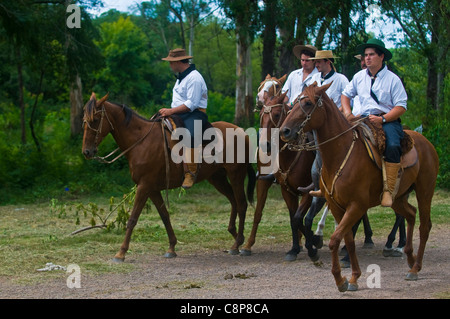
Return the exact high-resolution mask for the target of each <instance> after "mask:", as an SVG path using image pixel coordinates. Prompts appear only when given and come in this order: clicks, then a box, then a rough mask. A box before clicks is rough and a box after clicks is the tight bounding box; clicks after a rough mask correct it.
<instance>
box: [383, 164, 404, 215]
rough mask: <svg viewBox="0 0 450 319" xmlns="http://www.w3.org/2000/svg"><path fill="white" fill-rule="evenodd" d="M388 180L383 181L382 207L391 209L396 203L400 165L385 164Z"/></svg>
mask: <svg viewBox="0 0 450 319" xmlns="http://www.w3.org/2000/svg"><path fill="white" fill-rule="evenodd" d="M385 170H386V178H385V180H384V181H383V185H384V186H383V197H382V199H381V206H383V207H391V206H392V203H393V201H394V198H393V197H394V196H395V194H394V192H395V191H396V184H397V178H398V172H399V170H400V163H389V162H385Z"/></svg>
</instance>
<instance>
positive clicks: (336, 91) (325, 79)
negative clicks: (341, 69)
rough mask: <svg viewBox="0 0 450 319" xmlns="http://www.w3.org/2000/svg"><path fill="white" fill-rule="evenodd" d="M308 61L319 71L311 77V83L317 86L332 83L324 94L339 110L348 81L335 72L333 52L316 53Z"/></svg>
mask: <svg viewBox="0 0 450 319" xmlns="http://www.w3.org/2000/svg"><path fill="white" fill-rule="evenodd" d="M309 59H310V60H313V61H314V62H315V65H316V69H317V70H318V71H319V73H316V74H314V75H313V77H312V80H311V82H312V83H314V81H315V82H317V86H322V85H325V84H328V83H331V82H333V84H331V86H330V87H329V88H328V89H327V91H326V93H327V95H328V97H329V98H330V99H332V100H333V101H334V103H336V106H337V107H339V108H340V106H341V94H342V91H344V89H345V87H346V86H347V84H348V83H349V81H348V79H347V77H346V76H345V75H343V74H341V73H338V72H336V68H335V66H334V60H335V59H337V57H335V56H334V55H333V51H331V50H324V51H316V55H315V57H313V58H309Z"/></svg>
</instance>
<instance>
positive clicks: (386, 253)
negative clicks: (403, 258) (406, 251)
mask: <svg viewBox="0 0 450 319" xmlns="http://www.w3.org/2000/svg"><path fill="white" fill-rule="evenodd" d="M393 251H394V248H387V247H384V248H383V256H384V257H391V256H392V252H393Z"/></svg>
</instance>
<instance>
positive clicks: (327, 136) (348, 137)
mask: <svg viewBox="0 0 450 319" xmlns="http://www.w3.org/2000/svg"><path fill="white" fill-rule="evenodd" d="M328 86H329V85H325V86H322V87H314V86H310V87H308V88H307V89H306V90H305V92H303V95H302V96H300V97H299V98H298V99H297V101H296V103H295V105H294V108H293V109H292V112H291V113H290V114H289V115H288V117H287V118H286V120H285V121H284V124H283V126H282V127H281V133H280V135H281V136H282V138H283V140H285V141H289V142H293V141H295V140H296V139H297V138H298V136H301V135H302V134H303V132H306V131H310V130H315V131H316V133H317V143H318V146H319V150H320V153H321V155H322V160H323V166H322V176H321V183H320V188H321V190H322V192H323V194H325V197H326V199H327V202H328V205H329V207H330V209H331V211H332V213H333V216H334V218H335V219H336V220H337V221H338V223H339V225H338V227H337V228H336V230H335V232H334V233H333V235H332V236H331V238H330V243H329V248H330V249H331V252H332V270H331V272H332V274H333V275H334V279H335V281H336V285H337V287H338V289H339V290H340V291H345V290H347V289H348V290H357V279H358V278H359V277H360V275H361V270H360V268H359V265H358V261H357V257H356V252H355V243H354V241H353V236H352V232H351V228H352V226H353V225H354V224H355V223H356V221H357V220H359V219H360V218H361V217H362V216H363V215H364V213H366V211H367V210H368V209H369V208H370V207H373V206H377V205H380V195H381V193H382V190H383V179H382V173H381V170H380V169H379V168H378V167H377V165H375V164H374V162H373V161H372V160H371V159H370V157H369V155H368V152H367V150H366V147H365V145H364V143H363V141H362V139H361V136H362V133H361V131H360V129H359V128H358V127H356V126H354V125H351V124H349V122H347V120H346V119H345V118H344V116H343V115H342V113H341V112H340V111H339V110H338V109H337V108H336V106H335V105H334V104H333V103H332V102H331V100H330V99H329V98H328V96H327V95H326V94H325V91H326V90H327V88H328ZM405 132H406V133H407V134H409V136H410V137H412V139H413V141H414V146H415V149H416V150H417V162H415V164H413V165H411V166H410V167H407V168H405V169H404V171H403V175H402V177H401V182H400V186H399V189H398V192H397V196H396V198H395V200H394V203H393V205H392V208H393V209H394V211H395V212H396V213H398V214H400V215H402V216H404V217H405V219H406V221H407V225H408V228H407V239H406V246H405V248H404V252H405V253H406V255H407V260H408V265H409V266H410V267H411V269H410V271H409V273H408V275H407V276H406V278H407V280H416V279H417V278H418V274H417V273H418V272H419V271H420V269H421V268H422V259H423V255H424V251H425V245H426V242H427V240H428V236H429V233H430V229H431V219H430V210H431V200H432V197H433V194H434V188H435V184H436V178H437V173H438V169H439V159H438V156H437V153H436V150H435V149H434V147H433V145H432V144H431V143H430V142H429V141H428V140H427V139H426V138H425V137H423V136H422V135H421V134H419V133H417V132H414V131H405ZM412 190H415V192H416V198H417V202H418V206H419V218H420V228H419V231H420V242H419V249H418V251H417V256H415V255H414V254H413V246H412V239H413V230H414V223H415V220H416V208H415V207H413V206H412V205H411V204H409V203H408V195H409V193H410V192H411V191H412ZM342 239H344V240H345V244H346V247H347V250H348V252H349V255H350V262H351V268H352V278H351V279H350V281H349V282H348V281H347V279H346V278H345V277H342V276H341V268H340V265H339V259H338V248H339V243H340V242H341V240H342Z"/></svg>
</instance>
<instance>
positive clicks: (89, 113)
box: [83, 99, 96, 122]
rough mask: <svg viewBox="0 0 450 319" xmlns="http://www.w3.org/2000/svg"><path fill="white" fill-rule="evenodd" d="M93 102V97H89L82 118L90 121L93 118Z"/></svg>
mask: <svg viewBox="0 0 450 319" xmlns="http://www.w3.org/2000/svg"><path fill="white" fill-rule="evenodd" d="M95 103H96V101H95V99H90V100H89V102H87V104H86V107H85V108H84V116H83V120H85V121H87V122H92V121H93V120H94V111H95Z"/></svg>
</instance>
